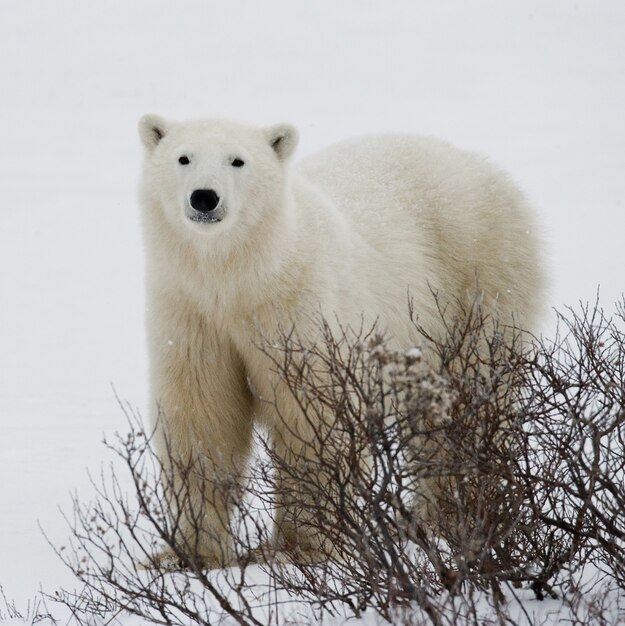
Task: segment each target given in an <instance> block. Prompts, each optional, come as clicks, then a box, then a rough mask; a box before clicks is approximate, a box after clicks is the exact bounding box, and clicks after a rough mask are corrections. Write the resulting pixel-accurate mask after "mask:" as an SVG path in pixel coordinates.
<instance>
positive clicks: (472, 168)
mask: <svg viewBox="0 0 625 626" xmlns="http://www.w3.org/2000/svg"><path fill="white" fill-rule="evenodd" d="M295 169H296V171H297V172H298V173H299V174H300V175H302V176H304V177H305V178H306V179H308V181H309V182H310V183H312V184H313V185H315V187H316V188H318V189H319V190H321V191H322V192H323V193H324V194H325V195H326V197H327V198H329V200H330V201H331V202H332V203H333V204H334V206H335V207H336V208H337V210H338V211H340V212H341V213H342V214H343V215H344V216H345V218H346V220H347V222H348V223H349V224H350V227H351V228H352V229H353V231H354V232H357V233H358V234H359V235H360V237H361V238H362V240H364V242H366V245H368V246H371V247H372V248H374V249H376V250H377V251H378V252H380V253H381V254H384V255H386V256H388V257H394V256H401V257H403V258H404V263H405V262H406V256H407V255H408V256H412V254H410V253H409V252H408V251H409V250H414V251H415V254H414V257H413V258H414V263H415V264H416V265H417V266H419V265H423V262H427V264H428V265H429V266H430V267H432V268H435V272H436V274H437V275H438V277H439V280H432V282H433V284H439V285H441V286H442V287H443V289H444V290H446V291H448V292H449V295H453V296H454V297H459V298H464V297H466V296H465V294H466V290H467V289H470V288H471V287H473V288H474V287H475V281H476V276H479V280H480V283H481V285H482V287H485V288H486V291H487V292H490V293H491V295H492V297H495V298H499V299H500V301H501V303H502V304H503V305H504V308H508V307H507V306H506V305H510V307H511V308H512V309H515V308H516V309H517V310H518V309H519V308H520V309H524V310H525V312H526V313H525V314H522V315H521V318H524V319H525V320H526V321H527V322H528V326H532V322H531V321H530V320H532V319H533V318H535V317H536V316H535V313H536V311H534V310H533V309H534V305H536V304H537V301H538V300H542V296H539V295H538V294H539V293H541V292H542V290H543V288H544V283H545V279H544V273H543V270H542V267H541V264H540V259H541V258H542V253H541V252H542V251H541V236H540V233H539V232H538V228H537V226H536V224H535V221H534V215H533V211H532V210H531V207H529V206H528V204H527V202H526V200H525V198H524V196H523V194H522V193H521V192H520V191H519V190H518V188H517V187H516V186H515V185H514V184H513V183H512V181H511V180H510V178H509V177H508V175H507V174H505V173H504V172H503V171H501V170H500V169H498V168H497V167H495V166H494V165H492V164H491V163H489V162H488V161H487V159H486V158H484V157H482V156H480V155H476V154H473V153H470V152H465V151H463V150H459V149H458V148H455V147H454V146H452V145H451V144H449V143H447V142H445V141H442V140H439V139H435V138H431V137H424V136H414V135H399V134H391V135H377V136H376V135H372V136H365V137H361V138H356V139H351V140H347V141H344V142H341V143H339V144H336V145H334V146H331V147H329V148H327V149H325V150H322V151H321V152H318V153H316V154H314V155H312V156H310V157H308V158H307V159H305V160H303V161H302V162H301V163H300V164H298V165H297V166H296V168H295ZM397 262H398V263H401V260H400V259H397ZM417 271H418V270H417ZM431 278H432V277H431ZM502 291H503V294H502ZM522 294H535V295H534V297H531V296H530V298H529V302H525V303H523V302H522V301H521V295H522ZM508 300H509V302H507V303H504V302H503V301H508Z"/></svg>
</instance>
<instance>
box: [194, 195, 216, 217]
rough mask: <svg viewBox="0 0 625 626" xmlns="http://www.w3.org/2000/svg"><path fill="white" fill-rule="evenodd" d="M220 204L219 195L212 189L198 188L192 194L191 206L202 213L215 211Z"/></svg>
mask: <svg viewBox="0 0 625 626" xmlns="http://www.w3.org/2000/svg"><path fill="white" fill-rule="evenodd" d="M218 204H219V196H218V195H217V194H216V193H215V192H214V191H213V190H212V189H196V190H195V191H194V192H193V193H192V194H191V206H192V207H193V208H194V209H195V210H196V211H200V213H208V212H209V211H214V210H215V209H216V208H217V205H218Z"/></svg>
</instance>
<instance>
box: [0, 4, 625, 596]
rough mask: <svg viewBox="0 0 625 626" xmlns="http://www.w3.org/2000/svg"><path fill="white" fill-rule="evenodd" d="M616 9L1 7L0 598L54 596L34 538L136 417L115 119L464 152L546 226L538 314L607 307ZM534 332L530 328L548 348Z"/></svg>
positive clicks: (620, 98)
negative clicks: (270, 129) (396, 139)
mask: <svg viewBox="0 0 625 626" xmlns="http://www.w3.org/2000/svg"><path fill="white" fill-rule="evenodd" d="M624 33H625V3H623V2H622V1H621V0H611V1H609V0H578V1H575V2H573V1H572V0H550V1H549V2H545V1H544V0H513V1H509V2H501V0H470V1H464V0H457V1H449V0H443V1H441V0H427V1H426V0H420V1H419V2H415V1H414V0H401V1H400V0H396V1H394V2H385V3H382V2H375V1H372V0H341V2H335V1H332V0H319V1H316V2H307V3H303V2H291V1H289V0H282V1H274V0H267V1H264V2H254V1H253V0H231V1H229V2H227V3H226V2H216V1H213V0H196V1H186V0H185V1H182V2H162V1H160V2H155V1H153V0H133V2H127V1H125V0H111V1H109V2H81V1H79V0H55V1H54V2H48V1H44V0H3V1H2V2H0V84H1V85H2V90H1V91H2V95H1V96H0V290H1V294H2V296H1V300H0V337H1V341H0V346H1V349H0V420H1V431H0V432H1V436H0V523H1V532H0V585H2V586H3V587H4V590H5V593H6V594H7V596H8V597H9V598H12V599H14V600H15V601H16V602H17V605H18V607H19V606H25V603H26V601H27V600H28V599H29V598H31V597H32V596H33V594H34V593H35V592H36V590H37V589H38V588H39V587H40V586H41V587H42V588H43V589H45V590H47V591H51V590H52V589H54V588H56V587H57V586H60V585H63V584H67V585H69V584H71V578H70V576H69V574H68V573H67V572H66V571H65V570H64V568H63V567H62V565H61V564H60V562H59V561H58V559H57V558H56V557H55V555H54V554H53V553H52V552H51V550H50V549H49V548H48V546H47V545H46V543H45V540H44V538H43V537H42V534H41V532H40V530H39V528H38V525H37V523H38V522H40V523H41V525H42V526H43V527H44V528H45V529H46V531H47V532H48V533H49V535H50V536H51V537H53V538H55V539H62V538H63V537H64V536H65V535H66V534H67V533H66V530H65V528H64V524H63V522H62V520H61V517H60V515H59V513H58V511H57V505H62V506H65V507H66V508H67V506H68V504H69V497H68V492H69V491H70V490H73V489H78V491H79V492H80V493H84V494H85V495H86V496H87V497H88V494H89V488H88V486H87V476H86V468H88V467H89V468H91V469H93V470H97V469H98V467H99V465H100V463H101V462H102V461H103V460H106V459H107V457H106V455H105V454H104V449H103V447H102V445H101V443H100V442H101V439H102V434H103V433H111V432H112V431H114V430H115V429H117V428H124V417H123V415H122V412H121V411H120V409H119V407H118V406H117V403H116V400H115V396H114V392H113V390H112V386H114V388H115V389H116V391H117V393H118V394H119V395H120V396H121V397H122V398H124V399H126V400H128V401H129V402H130V403H131V404H132V405H134V406H137V407H139V409H141V410H143V409H144V407H145V403H146V369H147V367H146V358H145V350H144V335H143V308H144V304H143V276H142V274H143V267H142V263H143V260H142V243H141V234H140V229H139V220H138V210H137V206H136V205H137V203H136V198H135V196H136V185H137V179H138V172H139V167H140V158H141V151H140V147H139V141H138V138H137V133H136V121H137V119H138V117H139V116H140V115H141V114H142V113H144V112H147V111H153V112H158V113H162V114H163V115H166V116H171V117H175V118H185V117H191V116H227V117H233V118H235V119H236V118H240V119H244V120H248V121H251V122H257V123H261V124H263V123H273V122H278V121H290V122H292V123H294V124H296V125H297V126H298V127H299V129H300V132H301V144H300V149H299V154H300V155H304V154H307V153H309V152H312V151H313V150H315V149H317V148H320V147H322V146H325V145H327V144H329V143H331V142H334V141H336V140H339V139H342V138H345V137H347V136H350V135H354V134H358V133H363V132H371V131H383V130H397V131H410V132H418V133H427V134H435V135H439V136H442V137H444V138H447V139H449V140H451V141H453V142H454V143H456V144H458V145H460V146H462V147H464V148H468V149H471V150H475V151H479V152H483V153H485V154H487V155H489V156H490V157H491V158H492V159H493V160H494V161H496V162H498V163H499V164H501V165H502V166H503V167H504V168H506V169H508V170H509V171H510V172H511V173H512V174H513V177H514V178H515V179H516V180H517V181H518V182H519V184H520V185H521V186H522V187H523V188H524V189H525V190H526V191H527V193H528V195H529V197H530V198H531V199H532V201H533V202H534V204H535V205H536V207H537V208H538V211H539V213H540V216H541V219H542V221H543V223H544V224H545V228H546V233H547V239H548V242H549V250H550V267H551V269H552V276H553V284H552V291H551V296H550V297H551V303H552V304H553V305H554V306H560V305H562V304H565V303H574V302H576V301H577V300H578V299H584V300H586V299H592V298H594V295H595V292H596V289H597V286H598V285H599V284H601V296H602V301H603V302H604V303H605V304H607V305H608V306H610V305H611V303H612V302H613V301H614V300H615V299H616V298H618V297H619V296H620V294H621V293H622V292H623V282H622V276H623V270H624V269H625V246H624V245H623V235H624V233H625V115H624V112H625V37H624ZM548 327H549V324H547V328H548Z"/></svg>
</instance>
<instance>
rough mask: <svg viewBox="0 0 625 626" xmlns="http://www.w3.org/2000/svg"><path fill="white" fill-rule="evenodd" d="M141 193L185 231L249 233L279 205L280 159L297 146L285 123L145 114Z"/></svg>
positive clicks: (149, 207) (148, 206)
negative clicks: (174, 118)
mask: <svg viewBox="0 0 625 626" xmlns="http://www.w3.org/2000/svg"><path fill="white" fill-rule="evenodd" d="M139 135H140V137H141V141H142V142H143V145H144V147H145V157H146V158H145V166H144V175H143V184H142V193H143V196H144V199H145V200H146V201H145V202H144V204H145V205H146V209H147V210H148V211H150V210H157V207H160V209H161V210H162V213H163V215H162V216H159V218H164V219H166V220H168V221H169V222H170V223H171V225H172V226H173V227H174V228H176V229H177V230H179V231H182V232H184V233H185V234H186V235H191V234H192V236H200V237H203V238H205V237H214V236H217V235H218V234H224V232H225V231H226V230H233V231H235V232H237V233H238V234H239V235H243V234H248V235H250V234H252V233H253V231H254V228H255V226H257V225H258V224H259V223H261V222H264V221H267V220H268V219H269V220H270V219H271V217H272V212H276V211H278V210H279V209H280V207H281V206H282V204H283V196H284V187H285V164H286V162H287V161H288V159H289V157H290V156H291V154H292V153H293V151H294V150H295V148H296V146H297V140H298V133H297V130H296V129H295V128H294V127H293V126H290V125H288V124H277V125H275V126H270V127H268V128H257V127H253V126H247V125H244V124H239V123H236V122H231V121H227V120H197V121H190V122H172V121H169V120H165V119H163V118H162V117H160V116H158V115H152V114H148V115H144V116H143V117H142V118H141V120H140V121H139Z"/></svg>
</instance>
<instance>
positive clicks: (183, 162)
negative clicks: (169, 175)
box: [178, 154, 189, 165]
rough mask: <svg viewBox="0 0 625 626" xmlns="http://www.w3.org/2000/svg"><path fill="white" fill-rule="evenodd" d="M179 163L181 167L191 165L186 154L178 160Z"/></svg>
mask: <svg viewBox="0 0 625 626" xmlns="http://www.w3.org/2000/svg"><path fill="white" fill-rule="evenodd" d="M178 163H180V165H189V157H188V156H187V155H186V154H183V155H182V156H181V157H180V158H179V159H178Z"/></svg>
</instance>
